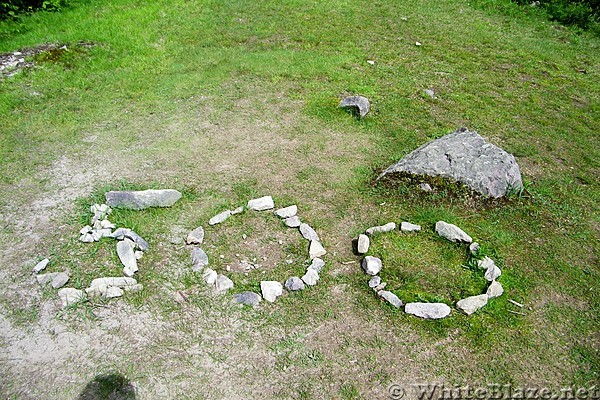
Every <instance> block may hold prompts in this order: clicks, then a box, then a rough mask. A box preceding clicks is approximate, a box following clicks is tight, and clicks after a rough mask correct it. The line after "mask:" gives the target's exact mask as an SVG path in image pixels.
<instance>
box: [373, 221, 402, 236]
mask: <svg viewBox="0 0 600 400" xmlns="http://www.w3.org/2000/svg"><path fill="white" fill-rule="evenodd" d="M394 229H396V223H395V222H388V223H387V224H385V225H380V226H373V227H371V228H369V229H367V230H366V234H367V235H373V234H375V233H385V232H391V231H393V230H394Z"/></svg>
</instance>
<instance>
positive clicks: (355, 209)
mask: <svg viewBox="0 0 600 400" xmlns="http://www.w3.org/2000/svg"><path fill="white" fill-rule="evenodd" d="M515 10H516V8H514V7H510V6H505V7H503V8H501V9H498V8H497V7H492V6H491V5H490V3H489V2H484V1H476V2H471V3H467V2H465V1H458V0H448V1H443V2H440V1H433V0H421V1H417V0H406V1H379V0H375V1H372V2H367V3H358V2H350V1H342V0H332V1H327V2H308V1H301V0H294V1H291V0H282V1H263V2H248V1H228V2H220V1H196V2H190V1H183V0H160V1H152V2H143V1H133V0H114V1H107V0H106V1H105V0H99V1H94V2H89V3H88V2H83V1H82V2H78V3H76V5H75V6H74V7H72V8H69V9H65V10H63V11H62V12H61V13H38V14H34V15H31V16H28V17H25V18H23V19H21V20H20V21H18V22H10V21H3V22H0V53H3V52H14V51H17V50H19V49H23V48H31V47H35V46H37V45H41V44H44V43H55V44H58V45H60V46H62V45H67V49H66V50H62V51H54V52H51V53H46V54H42V55H39V56H36V57H35V58H34V59H33V60H32V61H34V62H35V64H36V66H35V67H34V68H31V69H27V70H24V71H21V72H20V73H18V74H16V75H15V76H12V77H3V78H0V190H1V192H2V193H3V195H2V196H0V210H1V211H0V222H1V223H2V228H3V229H1V230H0V249H1V250H2V251H1V252H0V257H1V258H0V260H1V262H0V278H1V279H2V282H4V285H2V287H1V288H0V325H1V326H2V327H1V328H0V349H2V351H0V353H2V354H0V366H1V368H0V395H1V396H0V397H2V398H9V399H12V398H14V399H38V398H47V399H64V398H78V396H79V395H80V393H82V391H83V390H84V387H85V386H86V384H88V383H89V382H91V381H93V380H94V378H95V377H98V376H101V375H102V374H106V373H118V374H121V375H123V376H125V377H126V379H127V380H129V381H130V382H131V383H132V385H133V386H135V387H136V388H137V391H138V396H137V397H138V398H140V399H150V398H152V399H155V398H189V399H204V398H206V399H238V398H269V399H270V398H273V399H276V398H281V399H289V398H297V399H309V398H315V399H321V398H332V399H373V398H381V399H385V398H390V397H389V393H388V388H389V387H390V386H391V385H393V384H400V385H405V386H406V387H407V388H409V389H407V397H406V398H414V393H412V392H411V391H410V388H411V386H410V385H411V384H417V383H430V384H433V383H444V384H446V385H449V386H453V385H455V384H456V385H474V386H477V385H486V384H511V385H514V386H519V385H520V386H523V385H536V386H544V387H549V388H552V389H553V390H558V389H559V388H561V387H565V386H572V387H576V388H578V387H590V386H592V385H593V384H596V383H597V382H598V381H599V380H600V376H599V374H600V355H599V349H600V335H599V332H600V329H599V328H600V325H599V322H600V321H599V320H600V316H599V311H600V294H599V291H598V289H599V288H598V282H599V281H600V269H599V259H598V256H599V254H598V252H599V250H600V244H599V233H600V216H599V215H600V214H599V212H598V211H599V204H600V191H599V188H598V184H599V176H600V168H599V167H600V165H599V161H598V160H599V158H600V151H599V149H600V146H599V144H598V143H599V138H600V137H599V132H600V123H599V122H598V121H600V79H599V72H600V70H599V67H600V40H599V39H598V38H597V37H594V36H592V35H587V34H585V33H581V32H575V31H574V30H572V29H569V28H564V27H562V26H559V25H557V24H555V23H551V22H548V21H545V20H543V19H541V18H538V17H536V16H535V15H533V16H532V15H528V16H522V15H520V14H518V13H516V12H514V11H515ZM416 42H420V43H421V44H422V45H421V46H416V45H415V43H416ZM368 60H369V61H374V64H372V63H367V61H368ZM424 89H432V90H434V92H435V95H436V97H435V98H433V99H432V98H430V97H429V96H427V95H426V94H424V92H423V91H424ZM348 94H360V95H364V96H367V97H368V98H369V99H370V100H371V104H372V111H371V113H370V114H369V115H368V116H367V117H366V118H364V119H362V120H357V119H356V118H354V117H353V116H352V115H350V114H349V113H347V112H345V111H343V110H340V109H338V108H337V107H336V106H337V104H338V102H339V100H340V98H342V97H343V96H345V95H348ZM461 126H466V127H468V128H469V129H471V130H477V131H478V132H479V133H480V134H481V135H483V136H484V137H485V138H487V139H488V140H489V141H491V142H492V143H494V144H496V145H499V146H501V147H503V148H504V149H505V150H507V151H508V152H510V153H513V154H514V155H515V156H516V158H517V162H518V163H519V165H520V166H521V170H522V173H523V177H524V182H525V187H526V190H525V191H524V193H522V194H520V195H515V196H512V197H510V198H509V199H507V200H501V201H491V200H486V199H482V198H479V197H477V196H473V195H472V194H470V193H467V192H465V191H464V190H461V189H456V188H455V187H454V186H453V185H451V184H442V185H440V186H438V187H437V188H436V191H434V192H432V193H424V192H421V191H420V190H419V189H418V187H415V186H414V185H410V184H406V183H404V182H379V183H378V182H375V177H376V176H377V175H378V174H379V173H380V172H381V171H382V170H383V169H384V168H386V167H387V166H389V165H390V164H391V163H393V162H395V161H397V160H398V159H400V158H401V157H402V156H403V155H405V154H407V153H408V152H410V151H412V150H413V149H415V148H416V147H418V146H419V145H421V144H423V143H425V142H427V141H428V140H431V139H434V138H438V137H441V136H443V135H445V134H447V133H449V132H452V131H454V130H455V129H456V128H458V127H461ZM161 187H169V188H174V189H178V190H180V191H182V192H183V193H184V196H183V198H182V199H181V200H180V201H179V202H178V203H177V204H176V205H175V206H174V207H173V208H170V209H151V210H147V211H141V212H132V211H125V210H116V211H115V212H114V214H113V216H112V218H111V220H112V221H113V222H115V223H116V224H117V225H118V226H125V227H129V228H133V229H134V230H135V231H136V232H138V233H139V234H140V235H142V236H143V237H144V238H146V239H147V240H148V241H149V242H150V244H151V246H152V249H151V250H150V251H149V252H148V254H147V255H145V256H144V258H143V259H142V260H141V261H140V272H139V273H138V274H137V275H136V278H137V279H138V280H139V281H140V282H141V283H143V284H144V287H145V289H144V291H143V292H141V293H140V294H136V295H132V296H127V297H126V298H123V299H120V300H113V301H110V302H105V303H95V304H91V303H87V304H84V305H80V306H78V307H74V308H70V309H67V310H61V309H60V308H59V307H58V303H59V302H58V299H57V296H56V293H55V291H53V290H49V289H44V290H42V289H40V288H39V286H38V285H37V284H36V283H35V279H34V278H32V277H31V274H30V269H31V267H32V265H33V264H35V262H36V261H38V260H40V259H42V258H44V257H49V258H50V259H51V264H50V266H49V268H48V270H49V271H62V270H65V269H69V271H70V272H71V277H72V278H71V279H72V280H71V281H70V283H69V285H70V286H72V287H78V288H84V287H87V286H88V285H89V282H90V281H91V279H94V278H96V277H99V276H106V275H117V276H118V275H120V271H121V267H119V261H118V258H117V255H116V251H115V248H114V242H112V241H102V242H100V243H97V244H93V245H89V244H83V243H80V242H79V241H78V231H79V229H80V228H81V227H82V226H83V225H85V224H86V223H87V221H88V219H89V218H90V215H89V212H88V208H89V205H90V204H93V203H94V202H101V201H102V200H103V194H104V192H105V191H106V190H111V189H123V188H127V189H129V188H133V189H141V188H161ZM262 195H272V196H273V197H274V199H275V202H276V205H277V206H285V205H289V204H297V205H298V207H299V210H300V211H299V214H300V215H301V217H302V219H303V220H304V221H305V222H308V223H310V224H311V225H312V226H314V227H315V229H316V230H317V232H318V233H319V235H320V236H321V239H322V240H323V243H324V245H325V247H326V248H327V250H328V254H327V256H326V257H325V260H326V262H327V265H326V267H325V271H324V273H323V274H322V279H321V281H320V283H319V285H317V286H316V287H314V288H310V289H307V290H305V291H303V292H301V293H290V294H288V295H286V296H283V297H282V298H280V299H278V301H277V302H276V303H274V304H265V303H264V302H263V304H262V305H261V306H260V307H258V308H256V309H248V308H240V307H238V306H236V305H234V304H233V302H232V295H231V293H229V294H227V295H225V296H217V295H214V294H213V293H211V292H210V290H208V289H206V288H205V287H204V285H203V284H202V279H201V277H200V276H198V275H197V274H194V273H192V271H191V263H190V260H189V248H188V247H186V246H185V244H184V243H183V242H182V239H183V238H185V235H186V234H187V232H188V231H190V230H191V229H193V228H195V227H196V226H198V225H204V226H205V228H206V233H207V241H206V242H207V243H206V245H205V250H206V251H207V253H208V254H209V257H210V258H211V263H212V264H213V265H214V268H215V269H217V270H218V271H225V270H226V267H227V266H234V265H235V263H236V262H237V260H239V259H240V258H247V259H250V260H251V259H253V258H256V259H257V260H259V261H260V260H263V261H262V262H263V264H264V268H263V270H264V271H265V272H264V273H263V272H262V271H252V272H249V273H248V274H247V275H246V274H244V273H243V272H237V273H236V272H232V273H229V275H230V276H231V278H232V279H233V280H234V281H235V283H236V287H235V289H234V290H233V291H234V292H240V291H242V290H254V291H257V290H258V284H259V282H260V280H262V279H265V277H266V279H273V280H279V281H282V282H283V281H284V280H285V279H286V278H287V277H288V276H289V275H292V274H301V273H302V270H303V269H304V267H305V265H306V262H307V260H306V254H307V248H306V242H305V241H304V240H303V239H302V238H301V237H300V235H298V234H297V233H296V232H294V231H293V230H290V229H288V228H285V227H284V226H283V224H282V223H281V221H279V220H278V218H276V217H275V216H273V215H271V214H269V213H267V214H268V215H267V214H264V213H263V214H257V213H251V212H246V213H244V214H242V215H239V216H235V217H232V218H231V219H230V220H228V221H226V222H225V223H224V224H223V225H221V226H217V227H208V224H207V222H208V219H209V218H210V217H212V216H213V215H215V214H216V213H218V212H220V211H223V210H225V209H227V208H233V207H237V206H238V205H242V204H245V203H246V201H247V200H248V199H250V198H252V197H258V196H262ZM440 219H443V220H445V221H447V222H451V223H455V224H457V225H459V226H460V227H461V228H463V229H464V230H465V231H466V232H467V233H469V234H470V235H471V236H472V237H473V238H475V239H476V240H477V241H478V242H479V243H481V244H482V245H483V246H484V248H485V250H486V252H487V253H488V254H490V255H491V257H492V258H494V260H496V262H497V264H498V265H499V266H500V267H501V268H502V272H503V274H502V276H501V278H500V279H499V281H500V282H501V283H502V285H503V286H504V288H505V294H504V296H502V297H501V298H498V299H495V300H493V301H491V302H490V303H489V304H488V305H487V306H486V307H485V308H484V309H482V310H480V311H479V312H478V313H476V314H474V315H472V316H466V315H463V314H461V313H460V312H458V311H457V310H453V312H452V314H451V316H450V317H449V318H447V319H444V320H441V321H423V320H419V319H417V318H414V317H411V316H408V315H405V314H404V313H403V312H402V311H401V310H396V309H393V307H391V306H389V305H387V304H385V303H383V302H381V301H380V300H379V299H378V298H377V297H376V296H375V295H374V294H373V293H372V291H371V289H369V288H368V286H367V285H366V282H367V280H368V279H367V278H366V276H365V275H364V274H363V273H362V271H361V270H360V267H359V263H358V261H359V260H360V259H359V257H357V256H356V255H354V254H353V252H352V240H353V238H355V237H356V236H357V235H358V234H359V233H361V232H363V231H364V230H365V229H366V228H368V227H370V226H373V225H377V224H383V223H386V222H389V221H395V222H396V223H399V222H400V221H404V220H407V221H411V222H413V223H417V224H421V225H422V226H423V227H424V231H423V232H422V233H421V234H419V235H405V234H401V233H399V232H397V233H393V234H389V235H386V236H378V237H376V238H375V239H374V240H373V243H372V247H371V250H370V253H369V254H372V255H376V256H379V257H381V258H382V259H383V263H384V270H383V272H382V278H384V280H386V281H387V282H388V288H389V290H392V291H393V292H395V293H396V294H398V295H399V297H400V298H402V299H403V300H405V301H414V300H424V301H433V300H435V301H443V302H446V303H448V304H450V305H452V304H453V303H454V302H456V300H458V299H460V298H462V297H464V296H467V295H475V294H479V293H481V292H482V290H484V288H485V281H484V280H483V278H482V277H481V274H480V273H477V272H474V271H472V270H470V269H468V268H464V267H463V266H464V265H465V264H466V263H467V261H468V259H467V253H466V251H465V249H464V247H461V246H456V245H453V244H451V243H449V242H445V241H444V240H442V239H440V238H438V237H437V235H436V234H435V232H434V224H435V222H436V221H438V220H440ZM242 235H246V236H247V238H248V240H244V239H242ZM280 242H281V244H280ZM237 254H239V256H238V255H237ZM221 255H223V257H220V256H221ZM265 258H266V260H265ZM286 259H290V260H292V261H291V263H287V262H285V260H286ZM352 261H353V263H351V262H352ZM234 269H235V268H234ZM182 295H183V296H182ZM176 299H177V300H179V301H176ZM182 299H183V301H182ZM509 299H512V300H515V301H517V302H519V303H523V304H524V305H525V307H523V308H518V307H515V306H514V305H513V304H511V303H509V302H508V300H509ZM515 312H516V313H515ZM33 377H35V379H33ZM411 396H413V397H411Z"/></svg>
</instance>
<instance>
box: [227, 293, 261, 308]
mask: <svg viewBox="0 0 600 400" xmlns="http://www.w3.org/2000/svg"><path fill="white" fill-rule="evenodd" d="M233 300H235V302H236V303H240V304H243V305H246V306H251V307H254V306H257V305H258V304H259V303H260V302H261V301H262V298H261V297H260V295H258V294H256V293H254V292H242V293H237V294H234V295H233Z"/></svg>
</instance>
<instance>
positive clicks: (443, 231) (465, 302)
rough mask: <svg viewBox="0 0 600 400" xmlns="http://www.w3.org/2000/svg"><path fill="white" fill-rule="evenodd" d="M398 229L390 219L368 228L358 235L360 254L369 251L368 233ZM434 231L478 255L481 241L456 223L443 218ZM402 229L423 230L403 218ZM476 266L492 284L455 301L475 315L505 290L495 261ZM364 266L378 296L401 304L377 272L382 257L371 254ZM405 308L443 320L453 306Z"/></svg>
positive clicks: (439, 304) (414, 306) (397, 304)
mask: <svg viewBox="0 0 600 400" xmlns="http://www.w3.org/2000/svg"><path fill="white" fill-rule="evenodd" d="M395 229H396V223H395V222H389V223H387V224H385V225H381V226H374V227H371V228H369V229H367V230H366V232H365V234H360V235H359V236H358V239H357V252H358V253H359V254H366V253H368V252H369V247H370V240H369V236H367V235H374V234H377V233H385V232H392V231H394V230H395ZM435 230H436V232H437V233H438V234H439V235H440V236H441V237H443V238H446V239H448V240H450V241H452V242H455V243H466V244H468V245H469V252H470V254H471V255H472V256H477V254H478V252H479V249H480V247H479V244H478V243H476V242H473V239H472V238H471V237H470V236H469V235H467V234H466V233H465V232H464V231H463V230H462V229H460V228H459V227H457V226H456V225H453V224H449V223H447V222H444V221H438V222H437V223H436V224H435ZM400 231H402V232H420V231H421V226H419V225H415V224H411V223H410V222H406V221H403V222H402V223H401V224H400ZM477 265H478V266H479V268H481V269H483V270H484V271H485V272H484V277H485V279H486V280H487V281H488V282H490V284H489V286H488V289H487V291H486V293H484V294H480V295H477V296H470V297H467V298H464V299H461V300H459V301H458V302H457V303H456V307H457V308H458V309H459V310H461V311H463V312H464V313H465V314H467V315H471V314H473V313H474V312H476V311H477V310H479V309H480V308H482V307H483V306H485V305H486V304H487V302H488V300H489V299H492V298H495V297H499V296H501V295H502V293H503V292H504V289H503V288H502V285H501V284H500V282H498V281H497V280H496V279H497V278H498V277H499V276H500V275H501V274H502V272H501V271H500V268H498V266H496V264H495V263H494V261H493V260H492V259H491V258H489V257H484V258H483V259H481V260H479V261H478V262H477ZM361 266H362V269H363V270H364V272H365V273H366V274H367V275H369V276H371V278H370V279H369V282H368V284H369V287H370V288H372V289H373V290H374V291H375V292H376V293H377V295H378V296H379V297H381V298H383V299H384V300H386V301H387V302H388V303H390V304H391V305H393V306H394V307H396V308H400V307H402V305H403V303H402V300H400V299H399V298H398V297H397V296H396V295H395V294H394V293H392V292H390V291H387V290H384V288H385V287H386V283H385V282H383V281H382V280H381V277H380V276H379V275H378V274H379V272H380V271H381V270H382V268H383V263H382V261H381V259H379V258H377V257H374V256H372V255H366V256H364V258H363V260H362V262H361ZM404 311H405V312H406V313H407V314H412V315H415V316H417V317H420V318H425V319H440V318H445V317H447V316H448V315H450V312H451V309H450V307H449V306H448V305H447V304H444V303H408V304H406V305H405V307H404Z"/></svg>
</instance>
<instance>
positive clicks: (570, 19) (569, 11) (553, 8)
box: [512, 0, 600, 29]
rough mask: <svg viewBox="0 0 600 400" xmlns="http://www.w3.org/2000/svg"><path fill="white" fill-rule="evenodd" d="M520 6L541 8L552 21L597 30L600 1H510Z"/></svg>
mask: <svg viewBox="0 0 600 400" xmlns="http://www.w3.org/2000/svg"><path fill="white" fill-rule="evenodd" d="M512 1H513V2H515V3H517V4H520V5H532V6H537V7H541V8H543V9H544V10H545V11H546V12H547V13H548V16H549V17H550V19H551V20H553V21H558V22H560V23H562V24H565V25H573V26H578V27H580V28H583V29H589V28H597V25H598V24H599V23H600V0H539V1H532V0H512Z"/></svg>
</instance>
